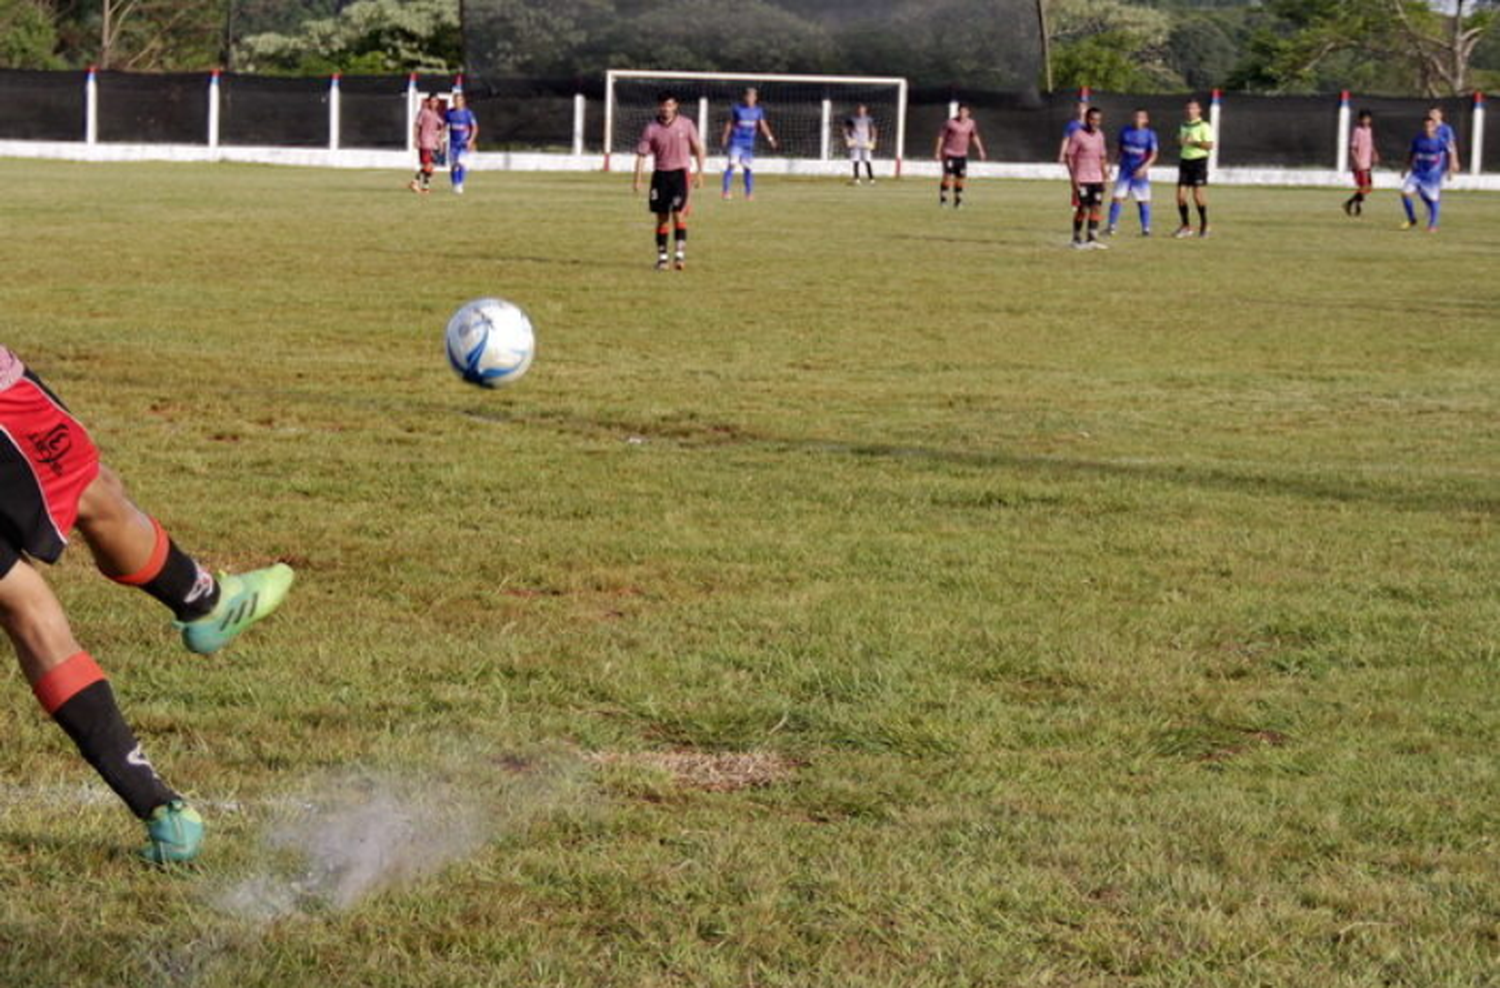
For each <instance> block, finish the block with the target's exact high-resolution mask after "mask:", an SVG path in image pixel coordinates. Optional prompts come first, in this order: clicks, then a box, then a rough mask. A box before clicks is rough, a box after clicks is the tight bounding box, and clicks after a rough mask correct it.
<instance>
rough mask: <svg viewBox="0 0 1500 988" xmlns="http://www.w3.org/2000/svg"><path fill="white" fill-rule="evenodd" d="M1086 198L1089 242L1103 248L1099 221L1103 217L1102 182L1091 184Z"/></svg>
mask: <svg viewBox="0 0 1500 988" xmlns="http://www.w3.org/2000/svg"><path fill="white" fill-rule="evenodd" d="M1086 199H1087V204H1088V232H1089V241H1088V242H1089V243H1090V244H1091V245H1092V246H1094V247H1097V248H1100V249H1103V247H1104V244H1102V243H1100V242H1099V221H1100V220H1101V219H1102V218H1103V209H1102V207H1103V206H1104V185H1103V184H1102V183H1101V184H1099V185H1092V186H1089V189H1088V195H1087V196H1086Z"/></svg>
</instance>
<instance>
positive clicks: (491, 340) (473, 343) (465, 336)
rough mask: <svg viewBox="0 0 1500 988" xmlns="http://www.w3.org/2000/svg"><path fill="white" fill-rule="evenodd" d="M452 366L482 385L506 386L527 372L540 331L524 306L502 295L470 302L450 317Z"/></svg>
mask: <svg viewBox="0 0 1500 988" xmlns="http://www.w3.org/2000/svg"><path fill="white" fill-rule="evenodd" d="M444 342H445V349H446V350H447V353H448V366H449V367H452V368H453V373H455V374H457V375H458V376H459V377H461V378H463V379H464V380H465V381H467V382H469V383H470V384H473V385H475V386H477V387H481V388H503V387H505V386H506V385H508V384H514V383H516V382H517V381H519V380H520V379H521V378H522V377H523V376H525V374H526V371H527V369H528V368H529V367H531V360H532V358H533V357H535V356H536V333H535V331H534V330H533V329H532V328H531V320H530V319H529V318H528V317H527V315H526V313H524V312H522V311H521V308H520V306H517V305H513V304H512V303H510V302H507V301H505V300H504V299H500V298H477V299H475V300H474V301H472V302H467V303H465V304H464V306H463V307H462V308H460V309H459V310H458V311H457V312H455V313H453V318H452V319H449V320H448V331H447V333H446V334H445V337H444Z"/></svg>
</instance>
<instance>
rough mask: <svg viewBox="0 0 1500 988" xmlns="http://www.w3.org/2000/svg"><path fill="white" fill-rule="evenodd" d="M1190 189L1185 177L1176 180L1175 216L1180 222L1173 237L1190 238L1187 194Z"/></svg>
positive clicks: (1191, 228)
mask: <svg viewBox="0 0 1500 988" xmlns="http://www.w3.org/2000/svg"><path fill="white" fill-rule="evenodd" d="M1191 188H1192V186H1191V185H1189V184H1188V183H1187V181H1186V176H1182V177H1179V178H1178V179H1177V216H1178V218H1179V219H1180V220H1181V221H1182V222H1181V223H1180V224H1179V226H1178V227H1177V232H1176V233H1174V234H1172V236H1174V237H1191V236H1192V235H1193V226H1192V223H1191V221H1190V220H1189V219H1188V192H1189V190H1190V189H1191Z"/></svg>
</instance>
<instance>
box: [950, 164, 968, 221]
mask: <svg viewBox="0 0 1500 988" xmlns="http://www.w3.org/2000/svg"><path fill="white" fill-rule="evenodd" d="M956 165H957V167H955V168H954V170H953V208H954V209H962V208H963V205H964V186H965V185H967V184H968V181H969V162H968V160H967V159H964V158H959V159H958V161H957V163H956Z"/></svg>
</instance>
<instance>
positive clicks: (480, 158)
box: [0, 140, 1500, 192]
mask: <svg viewBox="0 0 1500 988" xmlns="http://www.w3.org/2000/svg"><path fill="white" fill-rule="evenodd" d="M0 158H33V159H35V158H43V159H55V160H66V161H95V162H121V161H177V162H216V161H230V162H240V163H248V164H266V165H294V166H300V167H311V168H364V169H376V170H391V171H401V172H406V171H411V170H412V169H414V168H415V167H416V158H415V156H414V155H412V154H409V153H408V152H406V151H364V150H359V149H355V148H344V149H341V150H337V151H334V150H328V149H326V148H280V147H225V146H222V145H221V146H219V147H216V148H210V147H208V146H207V145H201V144H85V143H83V142H81V141H13V140H0ZM470 163H471V168H472V169H473V170H475V171H516V172H591V171H601V170H603V168H604V156H603V155H602V154H583V155H573V154H542V153H538V152H528V151H515V152H510V151H486V152H482V153H480V154H477V155H475V156H474V157H473V158H472V159H470ZM708 166H709V170H710V171H719V170H722V169H723V168H724V160H723V159H722V158H710V159H709V161H708ZM611 167H612V168H613V170H614V171H616V172H628V171H629V170H630V169H631V168H633V167H634V159H633V158H632V157H631V156H630V155H621V154H615V155H612V156H611ZM894 167H895V165H894V162H892V161H889V160H886V161H877V162H876V174H877V175H885V176H889V175H891V174H892V171H893V169H894ZM756 171H757V172H758V173H759V174H761V175H807V176H818V175H824V176H843V175H847V174H848V173H849V164H848V162H847V161H841V160H833V161H816V160H812V159H801V158H762V159H760V160H759V161H758V162H757V163H756ZM1176 173H1177V170H1176V168H1175V167H1173V166H1171V165H1162V166H1159V167H1157V168H1156V169H1155V171H1154V174H1155V176H1156V179H1157V181H1158V182H1160V183H1162V184H1164V185H1169V184H1172V183H1173V179H1174V177H1175V175H1176ZM902 174H903V175H905V176H906V177H908V178H913V177H916V178H937V177H938V175H939V174H940V168H939V165H938V163H937V162H936V161H930V160H922V161H906V162H903V163H902ZM969 174H970V176H972V177H975V178H1024V179H1052V180H1056V181H1059V182H1061V181H1064V180H1065V179H1066V175H1065V173H1064V171H1063V168H1062V166H1061V165H1056V164H1036V163H1029V164H1028V163H1019V162H1017V163H1006V162H978V161H975V162H971V163H970V165H969ZM1213 181H1214V184H1216V185H1282V186H1299V185H1300V186H1322V187H1337V188H1345V187H1347V186H1348V185H1349V184H1350V177H1349V176H1348V175H1347V174H1343V173H1340V172H1336V171H1333V170H1332V169H1318V168H1235V167H1224V168H1220V169H1218V170H1217V171H1216V172H1214V174H1213ZM1400 184H1401V180H1400V176H1399V175H1398V174H1397V173H1396V172H1395V171H1394V170H1384V171H1377V172H1376V173H1375V185H1376V187H1377V188H1382V189H1394V188H1398V187H1399V186H1400ZM1450 187H1451V188H1453V189H1459V190H1485V191H1491V192H1500V175H1497V174H1490V175H1459V176H1456V177H1455V178H1454V179H1453V181H1452V184H1451V186H1450Z"/></svg>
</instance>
